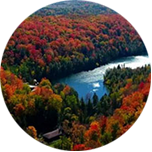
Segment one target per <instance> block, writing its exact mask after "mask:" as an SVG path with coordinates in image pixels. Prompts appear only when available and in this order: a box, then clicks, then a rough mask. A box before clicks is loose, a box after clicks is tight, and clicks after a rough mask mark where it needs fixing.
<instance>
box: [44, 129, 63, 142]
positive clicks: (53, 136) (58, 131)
mask: <svg viewBox="0 0 152 152" xmlns="http://www.w3.org/2000/svg"><path fill="white" fill-rule="evenodd" d="M62 134H63V131H62V129H59V128H58V129H56V130H54V131H51V132H48V133H45V134H43V137H44V139H45V140H46V141H49V142H51V141H53V140H57V139H59V137H60V136H61V135H62Z"/></svg>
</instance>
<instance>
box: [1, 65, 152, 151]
mask: <svg viewBox="0 0 152 152" xmlns="http://www.w3.org/2000/svg"><path fill="white" fill-rule="evenodd" d="M150 72H151V69H150V65H147V66H144V67H141V68H137V69H131V68H122V67H120V66H118V67H117V68H114V69H109V70H107V72H106V74H105V77H104V83H105V84H106V86H107V87H108V89H109V91H110V93H109V95H104V96H103V97H102V98H101V99H99V98H98V96H97V95H96V94H94V96H93V98H92V100H90V99H89V100H88V101H87V102H84V100H83V98H82V99H81V100H80V99H79V98H78V94H77V92H76V91H75V90H74V89H73V88H70V87H69V86H67V85H64V84H59V83H58V84H55V85H52V84H51V82H50V81H49V80H48V79H46V78H43V79H42V80H41V82H40V84H39V85H38V86H36V87H35V88H34V89H33V90H31V89H30V87H29V85H27V84H25V83H23V81H22V79H19V78H17V76H15V75H14V74H12V73H11V72H10V71H6V70H4V69H3V68H2V69H1V83H2V91H3V95H4V98H5V101H6V104H7V107H8V109H9V111H10V113H11V115H12V116H13V117H14V119H15V120H16V122H17V123H18V124H19V125H20V126H21V127H22V128H23V129H24V130H25V131H26V132H27V133H28V134H30V135H31V136H32V137H33V138H35V139H37V140H38V141H40V142H42V143H45V144H46V145H49V146H52V147H55V148H59V149H63V150H74V151H75V150H87V149H93V148H97V147H100V146H103V145H106V144H108V143H109V142H111V141H113V140H115V139H117V138H118V137H119V136H121V135H122V134H123V133H125V132H126V131H127V130H128V129H129V128H130V127H131V126H132V125H133V123H134V122H135V121H136V119H137V118H138V116H139V115H140V113H141V112H142V110H143V108H144V106H145V103H146V100H147V97H148V94H149V89H150V82H151V74H150ZM59 126H62V128H63V131H64V134H63V135H61V136H60V139H58V140H55V141H53V142H47V141H45V140H44V138H43V136H42V135H43V134H44V133H46V132H49V131H51V130H54V129H56V128H57V127H59Z"/></svg>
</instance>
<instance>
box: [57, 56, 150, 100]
mask: <svg viewBox="0 0 152 152" xmlns="http://www.w3.org/2000/svg"><path fill="white" fill-rule="evenodd" d="M145 64H150V59H149V57H148V56H131V57H125V58H121V59H118V60H115V61H113V62H111V63H109V64H106V65H103V66H100V67H97V68H95V69H93V70H89V71H83V72H80V73H77V74H73V75H71V76H69V77H66V78H62V79H60V80H59V82H60V83H65V84H67V85H69V86H70V87H72V88H74V89H75V90H76V91H77V92H78V95H79V98H82V97H83V98H84V99H85V100H88V98H92V96H93V94H94V93H96V94H97V95H98V97H99V98H101V97H102V96H103V95H104V94H108V90H107V88H106V86H105V85H104V84H103V76H104V74H105V72H106V70H107V69H109V68H114V67H117V66H118V65H121V66H123V65H125V67H130V68H132V69H133V68H137V67H142V66H144V65H145Z"/></svg>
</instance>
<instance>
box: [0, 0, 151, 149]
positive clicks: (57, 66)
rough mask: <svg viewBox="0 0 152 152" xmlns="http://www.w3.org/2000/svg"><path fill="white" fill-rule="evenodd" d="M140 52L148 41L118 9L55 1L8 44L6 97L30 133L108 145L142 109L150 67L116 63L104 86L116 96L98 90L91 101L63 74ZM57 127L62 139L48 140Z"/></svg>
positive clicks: (63, 144) (75, 145)
mask: <svg viewBox="0 0 152 152" xmlns="http://www.w3.org/2000/svg"><path fill="white" fill-rule="evenodd" d="M137 55H147V51H146V48H145V45H144V43H143V41H142V40H141V38H140V36H139V34H138V33H137V32H136V30H135V29H134V28H133V27H132V25H131V24H130V23H128V21H126V20H125V19H124V18H123V17H122V16H120V15H119V14H118V13H116V12H115V11H113V10H111V9H109V8H107V7H105V6H102V5H98V4H95V3H90V2H84V1H81V2H80V1H75V2H70V1H68V2H61V3H56V4H53V5H48V6H47V7H44V8H42V9H40V10H39V11H36V12H35V13H34V14H32V15H30V16H29V17H28V18H27V19H26V20H25V21H23V22H22V23H21V24H20V25H19V26H18V28H17V29H16V30H15V32H14V33H13V34H12V36H11V38H10V40H9V41H8V44H7V45H6V48H5V50H4V54H3V57H2V63H1V69H0V78H1V88H2V93H3V96H4V100H5V103H6V105H7V107H8V110H9V111H10V114H11V115H12V117H13V118H14V119H15V121H16V122H17V123H18V124H19V126H20V127H21V128H22V129H23V130H24V131H26V132H27V133H28V134H29V135H30V136H32V137H33V138H35V139H36V140H38V141H40V142H41V143H44V144H46V145H48V146H50V147H54V148H58V149H62V150H72V151H79V150H89V149H93V148H97V147H100V146H104V145H106V144H108V143H110V142H112V141H113V140H115V139H117V138H118V137H120V136H121V135H122V134H123V133H125V132H126V131H127V130H128V129H129V128H130V127H131V126H132V125H133V124H134V122H135V121H136V120H137V118H138V117H139V115H140V113H141V112H142V110H143V108H144V106H145V103H146V100H147V98H148V94H149V89H150V83H151V67H150V65H145V66H143V67H139V68H136V69H131V68H127V67H122V66H120V65H118V67H115V68H113V69H108V70H107V71H106V73H105V74H104V85H105V86H106V88H107V89H108V91H109V94H105V95H104V96H102V97H101V98H99V97H98V96H97V94H96V93H94V94H93V97H92V98H91V99H88V100H87V101H86V100H85V99H83V98H79V94H78V92H77V91H76V90H74V88H72V87H70V86H68V85H67V84H63V83H58V80H59V79H60V78H64V77H67V76H70V75H72V74H75V73H78V72H82V71H88V70H92V69H95V68H97V67H100V66H101V65H105V64H107V63H109V62H111V61H114V60H115V59H119V58H122V57H128V56H137ZM101 71H102V70H101ZM35 82H37V85H35ZM31 85H33V86H34V88H31V87H30V86H31ZM80 87H81V86H80ZM57 128H61V129H62V134H61V135H60V137H59V139H57V140H54V141H47V140H46V139H45V138H44V136H43V135H44V134H45V133H47V132H50V131H54V130H55V129H57Z"/></svg>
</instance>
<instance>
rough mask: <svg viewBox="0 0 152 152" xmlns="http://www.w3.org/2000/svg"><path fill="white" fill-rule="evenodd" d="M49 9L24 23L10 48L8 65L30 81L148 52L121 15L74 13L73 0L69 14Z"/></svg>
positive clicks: (4, 62)
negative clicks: (51, 12)
mask: <svg viewBox="0 0 152 152" xmlns="http://www.w3.org/2000/svg"><path fill="white" fill-rule="evenodd" d="M81 3H82V2H81ZM59 4H60V3H59ZM61 4H62V3H61ZM91 4H92V3H91ZM91 4H90V3H88V5H89V6H90V7H91V6H92V5H91ZM54 5H55V4H54ZM54 5H53V6H54ZM85 5H86V4H84V5H82V6H81V7H82V8H83V9H82V11H83V10H85ZM53 6H52V7H53ZM57 6H58V5H57ZM74 6H75V5H74ZM99 6H100V5H99ZM62 7H63V5H62ZM46 8H48V7H46ZM46 8H43V9H42V10H40V11H38V12H36V13H35V14H33V15H31V16H30V17H28V18H27V19H26V20H25V21H24V22H22V24H21V25H19V27H18V28H17V29H16V31H15V32H14V33H13V35H12V36H11V38H10V40H9V42H8V44H7V46H6V48H5V52H4V55H3V60H2V67H3V68H4V69H5V70H9V71H11V72H12V73H14V74H15V75H17V76H18V77H20V78H22V79H23V81H24V82H29V83H30V84H34V82H33V80H34V79H36V80H37V81H38V82H40V81H41V79H42V78H43V77H46V78H47V79H49V80H50V81H54V80H55V79H58V78H61V77H65V76H68V75H70V74H73V73H77V72H80V71H87V70H91V69H94V68H96V67H98V66H100V65H103V64H106V63H109V62H110V61H111V60H114V59H117V58H120V57H126V56H131V55H143V54H147V51H146V48H145V46H144V44H143V42H142V40H141V38H140V36H139V35H138V33H137V32H136V30H135V29H134V28H133V27H132V26H131V25H130V24H129V23H128V22H127V21H126V20H125V19H124V18H122V17H121V16H120V15H119V14H116V13H112V12H111V13H109V14H108V10H105V11H104V12H103V13H102V12H100V13H99V14H97V15H94V14H93V13H92V15H90V14H89V13H88V14H87V12H83V15H81V14H77V13H75V14H73V13H70V10H73V9H74V8H75V7H74V8H73V5H71V8H70V9H69V10H67V12H69V14H65V13H64V11H62V12H61V15H45V14H47V13H46V11H45V9H46ZM67 8H68V7H67ZM92 8H93V9H92V11H93V10H95V8H96V7H93V6H92ZM75 9H76V10H77V7H76V8H75ZM50 10H53V9H50ZM61 10H62V9H61ZM63 10H64V9H63ZM89 10H90V9H89ZM53 11H54V12H56V11H55V9H54V10H53ZM40 14H41V15H40ZM44 27H45V28H44Z"/></svg>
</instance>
